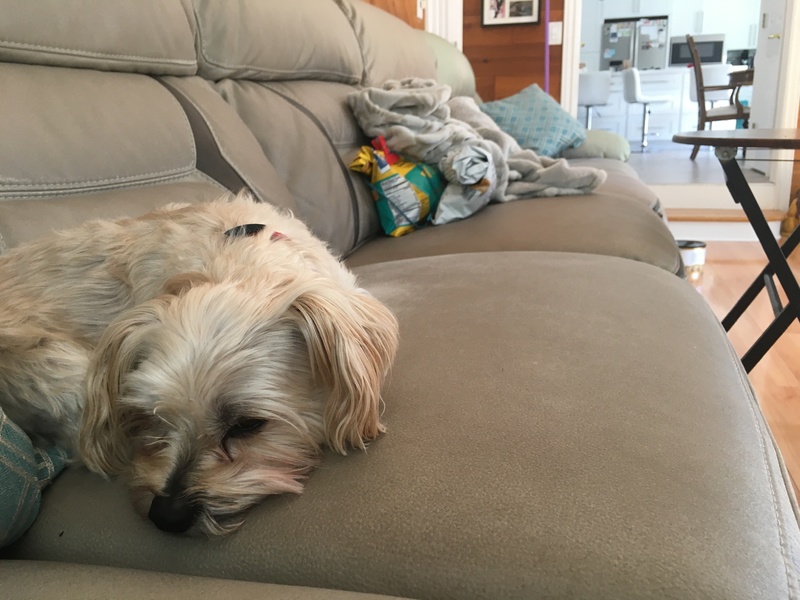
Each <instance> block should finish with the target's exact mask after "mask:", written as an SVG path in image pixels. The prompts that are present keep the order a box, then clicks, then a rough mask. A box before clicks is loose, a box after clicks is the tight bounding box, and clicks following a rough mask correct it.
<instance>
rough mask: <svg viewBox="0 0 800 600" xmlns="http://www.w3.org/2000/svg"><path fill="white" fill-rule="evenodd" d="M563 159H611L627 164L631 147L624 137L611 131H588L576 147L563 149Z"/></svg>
mask: <svg viewBox="0 0 800 600" xmlns="http://www.w3.org/2000/svg"><path fill="white" fill-rule="evenodd" d="M561 156H563V157H564V158H611V159H614V160H618V161H625V162H627V161H628V159H629V158H630V157H631V145H630V143H629V142H628V140H626V139H625V138H624V137H622V136H621V135H618V134H616V133H614V132H613V131H603V130H602V129H589V130H588V131H587V132H586V139H585V140H584V142H583V143H582V144H580V145H578V146H575V147H572V148H565V149H564V150H563V151H562V152H561Z"/></svg>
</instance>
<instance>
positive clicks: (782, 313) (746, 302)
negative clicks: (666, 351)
mask: <svg viewBox="0 0 800 600" xmlns="http://www.w3.org/2000/svg"><path fill="white" fill-rule="evenodd" d="M672 141H674V142H677V143H679V144H691V145H702V146H713V147H714V148H715V153H716V156H717V158H718V159H719V163H720V165H722V169H723V171H725V180H726V185H727V186H728V190H729V191H730V193H731V196H732V197H733V200H734V202H736V203H737V204H741V206H742V209H743V210H744V213H745V215H747V220H748V221H750V225H751V226H752V227H753V230H754V231H755V233H756V236H757V237H758V241H759V242H760V243H761V247H762V248H763V249H764V252H765V254H766V255H767V261H768V262H767V266H766V267H764V269H763V270H762V271H761V273H760V274H759V275H758V277H756V279H755V280H754V281H753V283H752V284H751V285H750V287H749V288H747V290H746V291H745V293H744V294H743V295H742V297H741V298H740V299H739V301H738V302H737V303H736V304H735V305H734V306H733V308H731V310H730V312H729V313H728V314H727V316H726V317H725V318H724V319H723V320H722V325H723V327H724V328H725V331H730V329H731V327H733V324H734V323H736V321H737V320H738V319H739V317H740V316H742V314H744V311H745V310H747V308H748V307H749V306H750V304H752V303H753V300H754V299H755V298H756V296H758V294H759V293H760V292H761V290H763V289H765V288H766V290H767V294H768V295H769V299H770V302H771V303H772V310H773V312H774V313H775V319H774V320H773V321H772V323H771V324H770V325H769V327H767V329H766V330H765V331H764V332H763V333H762V334H761V336H760V337H759V338H758V339H757V340H756V341H755V343H754V344H753V345H752V346H751V347H750V349H749V350H748V351H747V352H745V355H744V356H743V357H742V364H743V365H744V368H745V370H746V371H747V372H748V373H749V372H750V371H751V370H752V368H753V367H754V366H756V364H758V361H759V360H761V358H762V357H763V356H764V354H766V353H767V351H768V350H769V349H770V348H771V347H772V345H773V344H774V343H775V342H776V341H777V340H778V338H780V336H781V335H782V334H783V332H784V331H786V329H787V328H788V327H789V325H791V323H792V321H794V320H795V319H798V320H800V286H798V284H797V279H795V277H794V274H793V273H792V270H791V268H790V267H789V263H787V262H786V258H787V257H788V256H789V255H790V254H791V253H792V251H793V250H794V249H795V248H796V247H797V245H798V243H800V227H798V228H796V229H795V230H794V231H793V232H792V233H791V235H790V236H789V237H788V238H787V240H786V241H785V242H784V244H783V245H782V246H780V245H778V241H777V240H776V239H775V237H774V236H773V235H772V232H771V231H770V229H769V225H768V224H767V220H766V218H765V217H764V213H762V212H761V208H760V207H759V206H758V202H756V199H755V196H753V192H752V190H751V189H750V186H749V185H748V184H747V181H746V180H745V178H744V175H743V174H742V170H741V169H740V168H739V163H737V162H736V152H737V149H738V148H743V149H747V148H768V149H772V150H800V129H737V130H734V131H693V132H690V133H678V134H676V135H674V136H673V137H672ZM774 277H777V278H778V281H779V282H780V284H781V287H783V291H784V292H786V297H787V298H788V304H787V305H786V306H782V304H781V300H780V298H779V297H778V291H777V288H776V286H775V279H774Z"/></svg>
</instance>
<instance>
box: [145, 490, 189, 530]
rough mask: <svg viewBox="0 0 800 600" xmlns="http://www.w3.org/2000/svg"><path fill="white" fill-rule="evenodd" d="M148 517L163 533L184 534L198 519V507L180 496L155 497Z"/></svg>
mask: <svg viewBox="0 0 800 600" xmlns="http://www.w3.org/2000/svg"><path fill="white" fill-rule="evenodd" d="M147 516H148V517H149V518H150V520H151V521H152V522H153V523H155V525H156V527H158V528H159V529H161V530H162V531H168V532H169V533H183V532H185V531H186V530H187V529H189V527H191V526H192V524H193V523H194V521H195V519H196V518H197V506H196V505H194V504H192V503H191V502H190V501H189V500H188V499H186V498H181V497H179V496H154V497H153V502H152V503H151V504H150V512H148V513H147Z"/></svg>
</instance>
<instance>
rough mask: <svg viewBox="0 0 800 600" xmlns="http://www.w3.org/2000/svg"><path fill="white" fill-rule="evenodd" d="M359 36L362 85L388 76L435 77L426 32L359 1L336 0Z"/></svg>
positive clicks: (380, 81)
mask: <svg viewBox="0 0 800 600" xmlns="http://www.w3.org/2000/svg"><path fill="white" fill-rule="evenodd" d="M337 2H338V3H339V5H340V6H341V7H342V10H343V11H344V13H345V15H346V16H347V18H348V19H349V20H350V25H351V26H352V28H353V31H354V32H355V34H356V37H357V38H358V44H359V47H360V49H361V54H362V57H363V61H364V74H363V78H362V83H363V84H364V85H381V84H382V83H383V82H384V81H386V80H387V79H405V78H406V77H419V78H422V79H433V78H434V77H435V76H436V58H435V56H434V53H433V52H432V51H431V49H430V48H429V47H428V45H427V40H426V34H425V33H424V32H422V31H419V30H417V29H413V28H412V27H410V26H409V25H408V24H406V23H405V22H404V21H401V20H400V19H398V18H397V17H395V16H393V15H391V14H389V13H388V12H386V11H385V10H381V9H380V8H377V7H375V6H372V5H371V4H369V3H367V2H363V1H362V0H337Z"/></svg>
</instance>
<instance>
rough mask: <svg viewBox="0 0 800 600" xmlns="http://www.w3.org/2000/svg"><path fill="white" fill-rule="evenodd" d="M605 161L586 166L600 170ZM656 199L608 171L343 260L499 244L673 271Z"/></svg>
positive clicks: (674, 256) (674, 258)
mask: <svg viewBox="0 0 800 600" xmlns="http://www.w3.org/2000/svg"><path fill="white" fill-rule="evenodd" d="M604 162H608V163H617V164H618V165H621V166H622V167H626V168H628V169H630V167H628V165H626V164H624V163H620V162H618V161H611V160H608V161H603V160H602V159H593V160H587V161H585V162H584V164H586V165H589V166H597V165H598V164H600V168H603V163H604ZM657 205H658V199H657V198H656V197H655V195H654V194H653V193H652V192H651V191H650V190H649V188H647V187H646V186H645V185H644V184H643V183H642V182H641V181H640V180H639V179H638V178H637V177H635V176H634V177H631V176H630V175H628V174H627V173H623V172H609V176H608V179H607V180H606V182H605V183H604V184H603V185H602V186H600V187H599V188H598V189H597V190H596V191H595V193H593V194H591V195H587V196H561V197H556V198H532V199H526V200H517V201H514V202H507V203H505V204H491V205H489V206H487V207H486V208H484V209H483V210H481V211H480V212H478V213H477V214H474V215H472V216H471V217H469V218H468V219H465V220H463V221H458V222H455V223H449V224H447V225H436V226H430V227H427V228H425V229H422V230H420V231H415V232H414V233H411V234H410V235H406V236H403V237H401V238H385V237H384V238H377V239H374V240H372V241H370V242H368V243H367V244H365V245H364V246H362V247H361V248H359V249H358V250H356V251H355V252H353V253H352V254H351V255H350V256H349V257H348V258H347V262H348V264H349V265H351V266H357V265H364V264H369V263H375V262H384V261H389V260H398V259H404V258H416V257H420V256H435V255H438V254H457V253H461V252H492V251H498V250H504V251H507V250H552V251H560V252H587V253H590V254H605V255H610V256H620V257H623V258H631V259H634V260H638V261H641V262H646V263H649V264H652V265H655V266H657V267H660V268H662V269H664V270H666V271H669V272H670V273H680V272H681V271H682V268H681V262H680V253H679V252H678V248H677V246H676V244H675V240H674V238H673V237H672V234H671V233H670V231H669V229H668V228H667V226H666V225H665V223H664V221H663V220H662V219H661V218H659V216H658V215H657V214H656V212H655V209H656V208H657Z"/></svg>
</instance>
